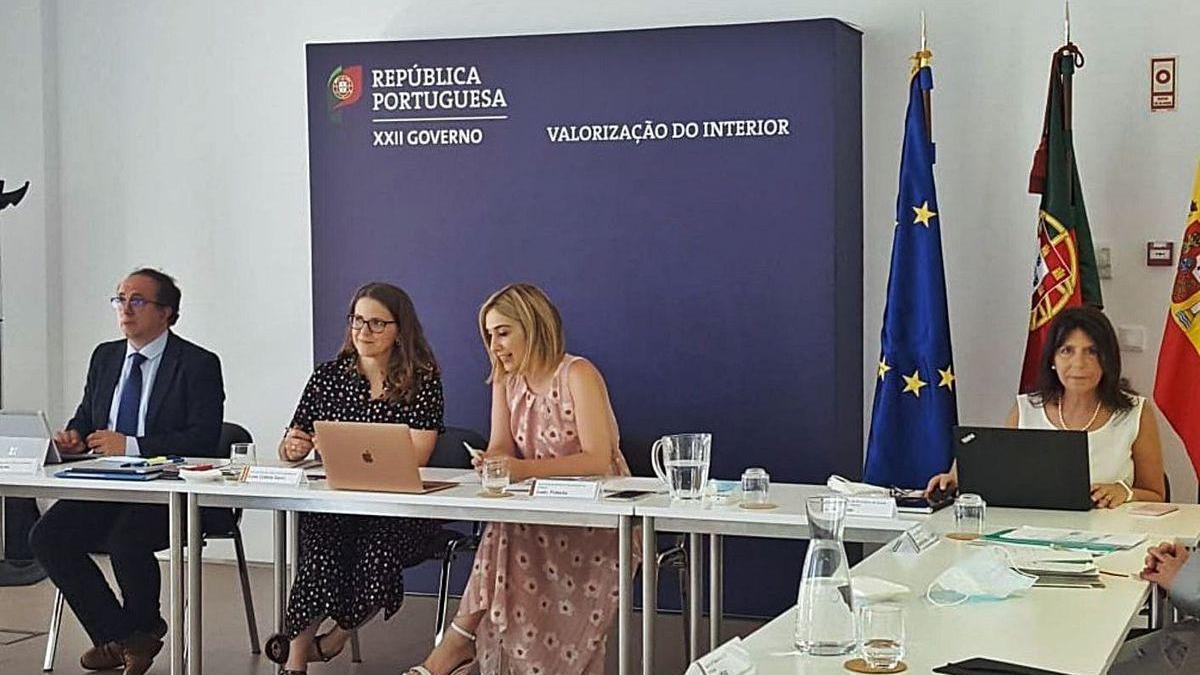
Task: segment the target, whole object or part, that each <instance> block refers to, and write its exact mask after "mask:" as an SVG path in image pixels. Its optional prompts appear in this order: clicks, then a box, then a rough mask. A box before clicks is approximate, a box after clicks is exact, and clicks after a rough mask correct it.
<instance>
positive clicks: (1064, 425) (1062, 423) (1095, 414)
mask: <svg viewBox="0 0 1200 675" xmlns="http://www.w3.org/2000/svg"><path fill="white" fill-rule="evenodd" d="M1062 409H1063V405H1062V401H1061V400H1060V401H1059V402H1058V426H1060V427H1062V428H1063V430H1064V431H1087V430H1088V429H1089V428H1091V426H1092V423H1093V422H1095V421H1096V417H1098V416H1099V415H1100V401H1096V409H1095V410H1093V411H1092V418H1091V419H1090V420H1088V422H1087V424H1085V425H1083V426H1082V427H1079V428H1078V429H1072V428H1071V427H1069V426H1067V422H1066V420H1064V419H1063V412H1062Z"/></svg>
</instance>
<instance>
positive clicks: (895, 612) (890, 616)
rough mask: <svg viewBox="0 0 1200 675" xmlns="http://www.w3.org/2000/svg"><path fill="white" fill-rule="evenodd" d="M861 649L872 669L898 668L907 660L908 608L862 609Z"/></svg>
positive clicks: (894, 606) (876, 607)
mask: <svg viewBox="0 0 1200 675" xmlns="http://www.w3.org/2000/svg"><path fill="white" fill-rule="evenodd" d="M858 648H859V650H860V651H861V652H862V658H863V661H866V662H867V666H869V667H870V668H872V669H875V670H891V669H893V668H895V667H896V665H897V664H898V663H900V659H902V658H904V608H903V607H901V606H900V605H893V604H888V603H883V604H877V605H865V606H863V607H860V608H859V610H858Z"/></svg>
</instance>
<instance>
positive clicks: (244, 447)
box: [229, 443, 258, 466]
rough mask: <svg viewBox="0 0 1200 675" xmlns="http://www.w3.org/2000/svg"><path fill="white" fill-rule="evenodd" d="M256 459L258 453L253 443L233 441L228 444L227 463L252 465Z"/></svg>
mask: <svg viewBox="0 0 1200 675" xmlns="http://www.w3.org/2000/svg"><path fill="white" fill-rule="evenodd" d="M257 461H258V453H257V452H256V451H255V449H254V444H253V443H234V444H233V445H231V446H229V464H230V465H231V466H252V465H254V464H255V463H256V462H257Z"/></svg>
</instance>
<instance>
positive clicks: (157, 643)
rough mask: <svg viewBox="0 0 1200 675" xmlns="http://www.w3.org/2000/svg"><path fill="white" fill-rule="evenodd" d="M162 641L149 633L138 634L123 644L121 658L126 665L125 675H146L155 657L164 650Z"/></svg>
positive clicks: (131, 636)
mask: <svg viewBox="0 0 1200 675" xmlns="http://www.w3.org/2000/svg"><path fill="white" fill-rule="evenodd" d="M162 647H163V643H162V640H159V639H158V638H156V637H154V636H153V635H150V634H149V633H142V632H137V633H134V634H133V635H130V636H129V637H128V638H126V639H125V640H124V641H122V642H121V656H122V658H123V659H124V663H125V673H124V675H144V674H145V672H146V671H147V670H150V666H151V665H152V664H153V663H154V657H155V656H157V655H158V652H159V651H161V650H162Z"/></svg>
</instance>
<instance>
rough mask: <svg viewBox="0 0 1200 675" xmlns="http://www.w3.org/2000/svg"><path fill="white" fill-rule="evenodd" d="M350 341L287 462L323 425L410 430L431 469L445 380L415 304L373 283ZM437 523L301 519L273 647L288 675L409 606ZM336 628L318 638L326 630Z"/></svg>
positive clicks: (315, 390) (287, 449)
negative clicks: (407, 571) (296, 559)
mask: <svg viewBox="0 0 1200 675" xmlns="http://www.w3.org/2000/svg"><path fill="white" fill-rule="evenodd" d="M346 319H347V328H346V339H345V343H344V344H343V345H342V349H341V352H340V353H339V354H338V356H337V358H336V359H334V360H333V361H330V362H327V363H323V364H321V365H320V366H317V369H316V372H314V373H313V374H312V376H311V377H310V378H309V380H308V385H307V386H306V387H305V388H304V393H303V395H302V396H301V398H300V404H299V405H298V406H297V407H296V413H295V415H293V417H292V423H291V424H290V425H289V428H288V430H287V433H286V434H285V435H284V437H283V441H282V442H280V445H279V456H280V458H281V459H283V460H285V461H299V460H303V459H305V458H306V457H308V455H309V453H310V452H312V451H313V449H314V446H316V447H317V448H318V451H319V446H320V440H319V439H317V438H316V437H315V435H314V432H313V422H315V421H317V420H324V421H340V422H376V423H391V424H407V425H408V426H409V428H410V430H411V432H412V440H413V446H414V448H415V449H416V452H417V461H418V463H419V464H420V465H422V466H424V465H425V464H426V462H428V461H429V456H430V455H431V454H432V453H433V447H434V444H435V442H436V441H437V436H438V433H440V432H441V431H442V430H443V427H442V383H441V379H440V375H439V372H438V367H437V361H436V360H435V359H434V356H433V351H432V350H431V349H430V348H429V344H428V343H427V342H426V341H425V336H424V333H423V332H422V330H421V323H420V322H419V321H418V320H417V314H416V310H415V309H414V308H413V303H412V300H411V299H409V297H408V294H406V293H405V292H404V291H402V290H400V289H399V288H396V287H395V286H392V285H390V284H384V283H369V284H367V285H365V286H363V287H362V288H359V289H358V291H357V292H355V294H354V297H353V298H352V299H351V301H350V310H349V313H348V316H347V317H346ZM435 531H436V525H435V524H434V522H433V521H429V520H423V519H414V518H382V517H369V516H353V515H338V514H324V513H306V514H303V515H302V516H301V518H300V563H299V569H298V572H297V575H296V580H295V583H294V584H293V586H292V590H291V594H290V596H289V597H288V606H287V633H286V635H276V636H274V637H272V638H271V640H270V641H268V643H267V655H268V657H269V658H270V659H271V660H272V661H275V662H276V663H280V664H283V665H282V667H281V669H280V671H279V672H280V673H281V674H282V675H296V674H298V673H304V672H306V671H307V664H308V663H310V662H313V661H328V660H330V659H332V658H333V657H335V656H337V655H338V654H339V653H341V651H342V649H343V648H344V647H345V645H346V641H347V640H349V638H350V631H352V630H353V629H355V628H357V627H358V626H361V625H362V624H363V623H365V622H366V621H367V620H368V619H370V618H371V617H372V616H374V615H375V613H376V612H378V611H379V610H381V609H382V610H383V613H384V618H385V619H387V618H390V617H391V615H392V614H394V613H395V612H396V610H398V609H400V604H401V603H402V602H403V600H404V576H403V574H404V568H405V567H410V566H412V565H415V564H417V563H419V562H421V561H422V560H424V559H425V553H426V551H427V550H428V547H429V540H430V539H431V538H432V537H433V535H434V532H435ZM326 619H332V620H333V621H334V624H335V625H334V626H333V628H332V629H331V630H329V631H328V632H326V633H321V634H319V635H318V634H317V631H318V630H319V629H320V627H321V624H322V623H324V622H325V620H326Z"/></svg>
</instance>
